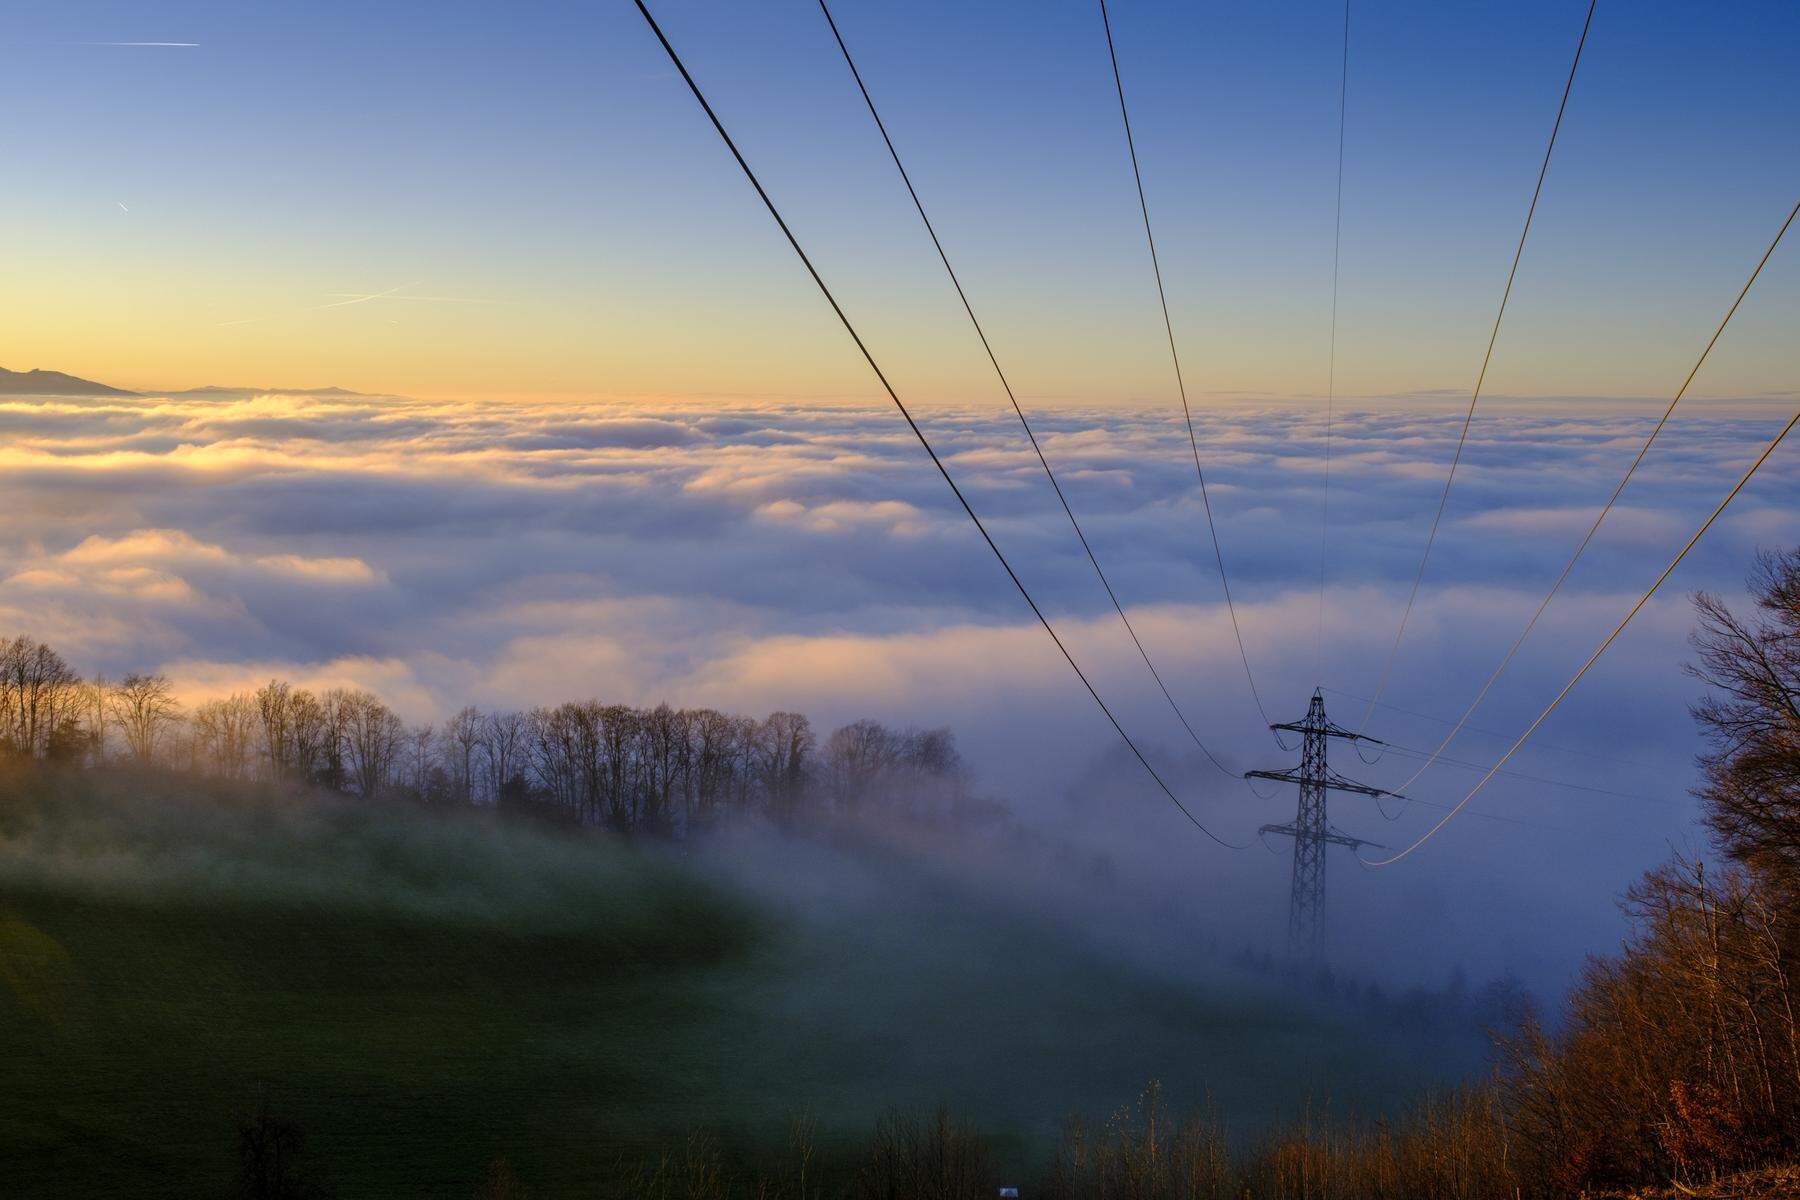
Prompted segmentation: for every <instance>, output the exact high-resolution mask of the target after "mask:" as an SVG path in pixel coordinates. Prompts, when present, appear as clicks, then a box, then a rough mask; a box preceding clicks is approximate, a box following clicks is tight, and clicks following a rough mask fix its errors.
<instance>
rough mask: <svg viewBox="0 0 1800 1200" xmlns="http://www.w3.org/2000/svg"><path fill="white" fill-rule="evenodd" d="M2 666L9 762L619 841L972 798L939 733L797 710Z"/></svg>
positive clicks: (3, 648)
mask: <svg viewBox="0 0 1800 1200" xmlns="http://www.w3.org/2000/svg"><path fill="white" fill-rule="evenodd" d="M0 671H3V672H4V675H3V677H0V713H3V716H0V751H3V752H6V753H11V754H13V755H20V756H26V757H32V758H40V759H56V760H63V761H79V762H86V763H98V762H101V761H105V760H107V759H109V758H119V757H125V758H128V759H131V760H134V761H137V762H141V763H152V762H155V763H161V764H164V765H169V766H174V767H178V768H181V769H184V770H191V771H197V772H202V773H205V774H210V775H217V776H221V777H224V778H227V779H234V780H249V779H259V780H271V781H283V782H287V781H293V782H301V783H306V784H311V785H315V786H319V787H323V788H328V789H332V790H336V791H341V792H344V793H347V794H350V795H355V796H363V797H371V798H374V797H403V798H410V799H414V800H419V801H423V802H426V803H434V804H464V805H498V806H506V807H509V808H515V809H520V810H525V811H530V812H535V813H538V814H540V815H550V816H554V817H556V818H558V819H560V820H564V821H568V822H570V823H576V824H584V825H594V826H608V827H611V828H615V829H621V830H642V831H648V832H662V833H670V832H685V831H688V830H693V829H697V828H700V827H702V826H704V825H706V824H708V823H710V822H712V821H714V820H716V819H718V818H719V817H720V816H721V815H723V814H726V813H743V812H761V813H765V814H768V815H770V816H772V817H775V818H777V819H780V820H793V819H795V818H797V817H799V816H800V815H801V814H802V813H804V812H808V811H813V810H817V809H820V808H832V809H839V810H844V811H849V810H853V809H857V808H860V807H863V806H868V805H881V806H884V807H892V806H895V805H901V804H904V805H909V806H913V807H915V808H917V807H921V806H932V807H945V806H948V805H952V804H955V803H956V802H958V801H959V800H961V799H962V798H963V797H964V796H965V794H966V787H967V773H966V772H965V770H964V769H963V765H962V761H961V759H960V757H959V756H958V754H957V751H956V745H955V741H954V739H953V738H952V736H951V734H950V732H949V731H948V730H945V729H933V730H910V731H895V730H890V729H888V728H886V727H885V726H882V725H881V724H879V723H877V722H874V721H858V722H856V723H855V724H853V725H848V726H845V727H844V728H842V729H839V730H837V731H836V732H834V733H832V734H831V735H830V736H829V737H827V738H826V739H825V741H824V744H823V746H821V745H820V743H819V740H818V738H817V736H816V735H815V734H814V732H813V728H812V724H811V722H810V721H808V720H807V718H806V717H805V716H803V715H801V714H799V713H793V712H775V713H771V714H770V715H769V716H767V717H765V718H763V719H761V720H757V719H755V718H753V717H744V716H734V715H732V714H728V713H722V712H719V711H717V710H715V709H709V708H701V709H677V708H671V707H670V706H669V705H667V704H659V705H657V706H656V707H654V708H632V707H630V706H627V705H622V704H603V703H601V702H599V701H597V700H589V701H579V702H570V703H565V704H559V705H556V706H554V707H544V708H534V709H532V710H530V711H529V712H513V711H501V712H487V713H484V712H481V711H480V710H478V709H475V708H464V709H462V710H461V711H459V712H457V713H456V714H455V715H453V716H451V717H450V718H448V719H447V720H445V721H443V722H441V723H438V724H435V725H430V724H427V725H412V724H408V723H407V722H406V721H404V720H403V719H401V717H400V716H399V715H398V714H397V713H396V712H395V711H394V710H393V709H392V708H390V707H389V706H388V705H387V704H386V703H384V702H383V701H382V700H381V698H380V697H378V696H376V695H374V694H373V693H371V692H367V691H364V690H361V689H355V688H332V689H329V690H324V691H319V692H314V691H312V690H309V689H307V688H303V687H297V686H295V685H294V684H292V683H289V682H287V681H284V680H279V679H278V680H271V681H270V682H269V683H268V684H266V685H264V686H263V687H261V688H258V689H257V690H256V691H254V692H240V693H236V694H233V695H230V696H227V697H224V698H223V699H215V700H208V701H206V702H204V703H201V704H198V705H195V706H194V707H193V708H192V709H191V710H185V709H184V708H183V707H182V706H181V705H180V704H179V703H177V700H176V697H175V694H174V691H173V689H172V687H171V685H170V683H169V681H168V680H167V679H166V678H164V677H163V676H161V675H128V676H126V677H125V678H124V679H122V680H119V681H118V682H116V683H108V682H107V681H105V680H91V681H90V680H85V679H83V678H82V677H81V676H80V675H79V674H78V673H77V672H76V671H74V670H73V669H72V668H71V667H70V666H69V665H68V663H67V662H66V661H64V660H63V658H62V657H61V655H59V654H57V653H56V651H54V650H52V649H51V648H50V647H48V646H46V645H44V644H42V643H40V642H37V641H34V640H32V639H31V638H28V637H18V638H14V639H13V640H11V641H10V642H0Z"/></svg>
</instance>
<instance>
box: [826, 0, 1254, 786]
mask: <svg viewBox="0 0 1800 1200" xmlns="http://www.w3.org/2000/svg"><path fill="white" fill-rule="evenodd" d="M819 11H820V12H822V13H824V14H825V23H826V24H827V25H829V26H831V36H832V37H834V38H836V39H837V44H838V49H839V50H840V51H842V52H843V55H844V65H846V66H848V67H849V68H850V75H851V78H853V79H855V80H856V88H857V90H858V91H859V92H861V93H862V98H863V103H864V104H866V105H868V108H869V115H870V116H871V117H873V118H875V127H876V128H877V129H879V130H880V131H881V140H882V141H883V142H884V143H886V144H887V149H888V155H889V157H891V158H892V159H893V160H894V167H895V169H896V170H898V171H899V172H900V181H901V182H902V183H904V184H905V185H906V192H907V195H909V196H911V197H912V202H913V207H914V208H915V209H917V210H918V212H919V220H920V221H922V222H924V225H925V232H926V233H928V234H930V235H931V244H932V245H933V246H934V247H936V248H937V255H938V260H939V261H940V262H942V263H943V264H944V272H945V273H946V274H947V275H949V276H950V284H951V286H952V287H954V288H955V289H956V298H957V299H958V300H961V301H962V306H963V311H964V312H966V313H968V314H969V323H970V324H971V325H973V326H974V327H975V336H976V337H977V338H979V339H981V348H982V350H984V351H985V352H986V353H987V359H988V362H989V363H991V364H993V367H994V374H995V376H996V377H997V378H998V379H999V380H1000V387H1001V390H1002V391H1004V392H1005V393H1006V399H1007V401H1008V402H1009V403H1011V405H1012V410H1013V412H1014V413H1015V414H1016V415H1017V416H1018V418H1019V427H1020V428H1022V429H1023V430H1024V431H1025V436H1026V438H1027V439H1029V440H1030V442H1031V449H1032V451H1033V452H1034V453H1035V454H1036V455H1037V460H1038V463H1039V465H1040V466H1042V467H1043V468H1044V476H1045V478H1047V479H1049V481H1050V487H1051V489H1052V490H1053V491H1055V493H1056V499H1057V501H1058V502H1059V503H1060V504H1061V505H1062V510H1063V513H1064V514H1065V515H1066V516H1067V517H1068V518H1069V526H1070V527H1071V528H1072V529H1074V530H1075V538H1076V540H1077V541H1079V542H1080V543H1081V549H1082V550H1083V552H1085V553H1086V554H1087V560H1088V562H1089V563H1091V564H1093V568H1094V574H1095V575H1097V576H1099V577H1100V586H1101V587H1103V588H1105V589H1106V598H1107V599H1108V600H1111V601H1112V606H1113V610H1114V611H1115V612H1117V613H1118V614H1119V621H1120V622H1121V623H1122V624H1123V625H1124V626H1125V632H1126V633H1128V634H1130V635H1131V644H1132V645H1134V646H1136V647H1137V652H1138V656H1139V657H1140V658H1142V659H1143V660H1144V666H1145V667H1146V668H1147V669H1148V670H1149V672H1150V677H1151V678H1152V679H1154V680H1156V686H1157V687H1158V688H1160V689H1161V690H1162V694H1163V699H1165V700H1167V701H1168V702H1169V708H1170V710H1171V711H1173V712H1174V714H1175V718H1176V719H1177V720H1178V721H1180V722H1181V727H1182V728H1183V729H1185V730H1187V735H1188V737H1189V738H1191V739H1193V742H1194V745H1196V746H1198V747H1200V753H1202V754H1204V755H1205V756H1206V760H1207V761H1208V762H1210V763H1212V765H1213V766H1215V767H1217V768H1218V769H1219V770H1220V771H1222V772H1224V773H1225V774H1227V775H1230V776H1232V777H1233V778H1236V777H1237V775H1238V773H1237V772H1236V771H1233V770H1231V769H1230V768H1229V767H1227V766H1226V765H1225V764H1224V763H1222V762H1220V761H1219V760H1218V758H1217V757H1216V756H1215V755H1214V754H1213V752H1212V751H1211V750H1209V749H1207V746H1206V743H1205V742H1203V741H1201V740H1200V735H1199V734H1198V733H1196V732H1195V731H1194V726H1193V725H1192V724H1191V723H1190V722H1189V721H1188V718H1187V714H1186V713H1184V712H1182V711H1181V706H1180V705H1179V704H1177V703H1175V697H1174V695H1173V694H1172V693H1170V691H1169V688H1168V685H1167V684H1165V683H1164V682H1163V678H1162V674H1161V672H1159V671H1158V670H1157V669H1156V664H1155V663H1153V662H1151V661H1150V653H1149V651H1147V650H1145V649H1144V643H1143V642H1142V641H1141V640H1140V639H1139V638H1138V633H1137V630H1136V629H1134V628H1132V625H1131V618H1130V617H1128V616H1126V615H1125V606H1124V605H1123V604H1121V603H1120V602H1119V597H1118V594H1117V593H1116V592H1114V591H1113V585H1112V581H1111V580H1109V579H1107V577H1106V572H1105V571H1104V570H1102V569H1101V567H1100V559H1099V558H1098V557H1097V556H1096V555H1095V554H1094V548H1093V546H1091V545H1089V544H1088V539H1087V534H1086V533H1085V532H1084V531H1083V530H1082V528H1081V522H1080V521H1078V520H1076V519H1075V510H1074V509H1073V508H1072V507H1071V506H1070V504H1069V498H1068V496H1066V495H1064V494H1063V489H1062V484H1061V483H1059V482H1057V478H1056V472H1055V471H1053V470H1051V469H1050V460H1049V459H1048V458H1046V457H1045V456H1044V448H1043V447H1042V446H1041V445H1039V444H1038V439H1037V434H1036V432H1034V431H1033V430H1032V428H1031V422H1030V421H1028V420H1026V418H1025V410H1024V408H1023V407H1021V406H1020V404H1019V398H1018V396H1016V395H1015V394H1014V393H1013V387H1012V382H1011V381H1010V380H1008V379H1007V377H1006V372H1005V371H1004V370H1002V369H1001V367H1000V359H999V358H998V356H996V355H995V353H994V347H993V346H992V345H991V344H990V343H989V342H988V336H987V331H986V330H985V329H983V328H982V326H981V321H980V319H979V318H978V317H976V315H975V307H974V305H973V304H971V303H970V301H969V297H968V293H966V292H965V291H964V290H963V285H962V280H961V279H959V278H958V277H957V274H956V268H955V267H953V266H951V265H950V255H949V253H948V252H947V251H946V250H945V249H944V243H943V242H942V241H940V240H939V239H938V233H937V229H936V227H935V226H933V225H932V223H931V218H930V217H929V216H927V215H926V213H925V202H924V201H923V200H921V199H919V193H918V190H917V189H916V188H914V187H913V181H912V176H911V175H909V174H907V171H906V164H905V163H903V162H901V161H900V151H899V150H897V149H896V148H895V147H894V139H893V138H892V137H890V136H888V130H887V123H886V122H885V121H883V120H882V119H881V113H880V112H879V111H877V110H876V108H875V99H874V97H872V96H871V95H870V94H869V88H868V85H866V84H865V83H863V77H862V72H861V71H859V70H858V69H857V67H856V60H855V59H854V58H853V57H852V56H851V54H850V47H849V46H848V45H846V44H845V42H844V35H843V33H842V32H840V31H839V29H838V25H837V21H836V20H834V19H833V18H832V15H831V8H830V7H829V6H828V5H827V4H826V3H825V0H819Z"/></svg>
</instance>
